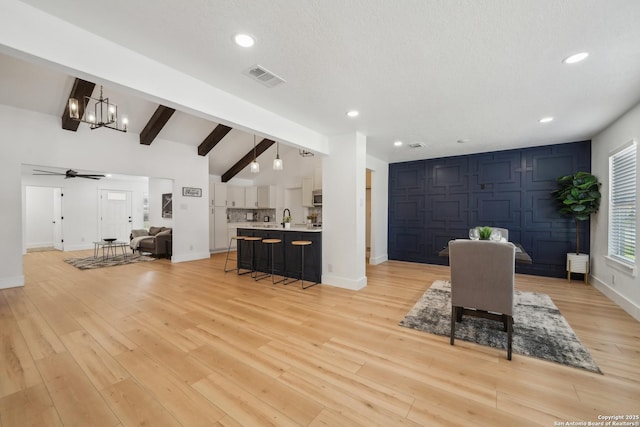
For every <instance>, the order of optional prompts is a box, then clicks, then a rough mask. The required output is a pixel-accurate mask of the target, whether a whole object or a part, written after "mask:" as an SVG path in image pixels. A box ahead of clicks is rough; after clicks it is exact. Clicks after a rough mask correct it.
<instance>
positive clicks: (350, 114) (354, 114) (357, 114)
mask: <svg viewBox="0 0 640 427" xmlns="http://www.w3.org/2000/svg"><path fill="white" fill-rule="evenodd" d="M359 115H360V113H359V112H358V111H357V110H351V111H347V116H349V117H358V116H359Z"/></svg>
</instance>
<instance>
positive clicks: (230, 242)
mask: <svg viewBox="0 0 640 427" xmlns="http://www.w3.org/2000/svg"><path fill="white" fill-rule="evenodd" d="M234 240H235V241H236V242H238V241H239V240H240V241H242V240H244V236H231V238H230V239H229V247H228V248H227V259H225V260H224V272H225V273H226V272H229V271H234V270H236V271H238V274H240V267H238V257H237V255H236V259H235V260H234V259H232V260H231V261H235V262H236V268H231V269H229V270H227V262H228V261H229V252H231V244H232V243H233V241H234ZM238 244H239V243H236V246H237V245H238ZM236 254H237V252H236Z"/></svg>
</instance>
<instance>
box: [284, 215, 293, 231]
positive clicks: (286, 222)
mask: <svg viewBox="0 0 640 427" xmlns="http://www.w3.org/2000/svg"><path fill="white" fill-rule="evenodd" d="M291 221H293V218H291V216H285V217H284V218H282V222H283V224H284V228H291Z"/></svg>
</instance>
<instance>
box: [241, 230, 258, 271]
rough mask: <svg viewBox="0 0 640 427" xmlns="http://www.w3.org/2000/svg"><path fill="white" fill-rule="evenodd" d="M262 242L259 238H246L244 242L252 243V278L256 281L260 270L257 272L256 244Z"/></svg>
mask: <svg viewBox="0 0 640 427" xmlns="http://www.w3.org/2000/svg"><path fill="white" fill-rule="evenodd" d="M261 240H262V237H258V236H244V241H245V242H249V243H251V277H253V278H254V279H255V277H256V276H257V275H258V270H256V242H259V241H261ZM242 274H246V273H242Z"/></svg>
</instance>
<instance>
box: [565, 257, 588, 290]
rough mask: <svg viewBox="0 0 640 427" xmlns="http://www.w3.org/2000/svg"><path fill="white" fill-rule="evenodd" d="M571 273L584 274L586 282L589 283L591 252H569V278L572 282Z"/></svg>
mask: <svg viewBox="0 0 640 427" xmlns="http://www.w3.org/2000/svg"><path fill="white" fill-rule="evenodd" d="M571 273H582V274H584V284H585V285H586V284H588V283H589V254H579V255H578V254H576V253H568V254H567V280H568V281H569V283H571Z"/></svg>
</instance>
